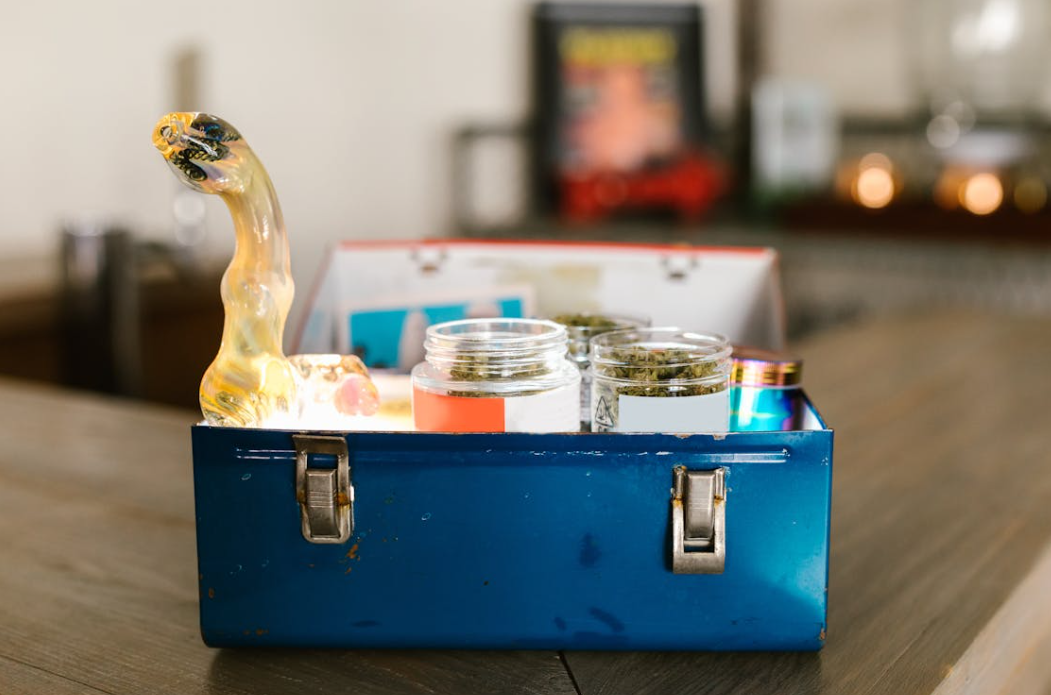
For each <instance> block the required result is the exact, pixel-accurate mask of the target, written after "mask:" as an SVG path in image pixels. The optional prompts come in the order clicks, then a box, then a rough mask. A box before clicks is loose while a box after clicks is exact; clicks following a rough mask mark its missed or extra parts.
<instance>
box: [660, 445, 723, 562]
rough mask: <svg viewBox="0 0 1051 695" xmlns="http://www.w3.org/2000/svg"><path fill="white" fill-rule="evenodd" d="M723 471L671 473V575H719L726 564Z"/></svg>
mask: <svg viewBox="0 0 1051 695" xmlns="http://www.w3.org/2000/svg"><path fill="white" fill-rule="evenodd" d="M723 474H724V471H723V469H721V468H718V469H716V470H714V471H688V470H686V468H684V467H682V466H680V467H678V468H676V469H675V472H674V476H675V477H674V485H673V487H672V496H671V566H672V571H673V572H674V573H675V574H722V572H723V567H724V566H725V564H726V485H725V482H724V480H723Z"/></svg>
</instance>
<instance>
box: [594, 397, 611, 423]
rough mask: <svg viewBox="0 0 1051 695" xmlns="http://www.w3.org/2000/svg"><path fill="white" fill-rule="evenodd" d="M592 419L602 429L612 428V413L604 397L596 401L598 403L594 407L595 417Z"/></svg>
mask: <svg viewBox="0 0 1051 695" xmlns="http://www.w3.org/2000/svg"><path fill="white" fill-rule="evenodd" d="M593 419H594V421H595V422H596V423H597V424H599V425H602V426H603V427H613V411H612V410H611V409H610V407H609V403H608V402H607V401H606V397H605V396H601V397H600V398H599V399H598V403H597V404H596V405H595V417H594V418H593Z"/></svg>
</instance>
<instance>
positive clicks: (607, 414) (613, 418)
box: [590, 328, 732, 432]
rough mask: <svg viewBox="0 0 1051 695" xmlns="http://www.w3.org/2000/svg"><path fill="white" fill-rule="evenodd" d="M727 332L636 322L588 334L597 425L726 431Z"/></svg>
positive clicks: (625, 429) (605, 429)
mask: <svg viewBox="0 0 1051 695" xmlns="http://www.w3.org/2000/svg"><path fill="white" fill-rule="evenodd" d="M731 350H732V348H731V347H730V344H729V343H728V342H727V340H726V338H724V337H723V336H721V335H716V334H708V333H693V332H689V331H683V330H681V329H679V328H639V329H630V330H623V331H613V332H610V333H604V334H602V335H599V336H596V337H595V338H592V339H591V346H590V351H591V376H592V384H591V408H592V415H591V424H592V429H593V430H594V431H596V432H611V431H612V432H726V431H728V429H729V419H730V398H729V380H730V353H731Z"/></svg>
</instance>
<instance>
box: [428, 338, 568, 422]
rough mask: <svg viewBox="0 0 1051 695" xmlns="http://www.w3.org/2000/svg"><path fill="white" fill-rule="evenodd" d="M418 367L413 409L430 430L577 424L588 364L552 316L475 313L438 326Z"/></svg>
mask: <svg viewBox="0 0 1051 695" xmlns="http://www.w3.org/2000/svg"><path fill="white" fill-rule="evenodd" d="M424 348H425V350H426V357H425V361H424V362H421V363H420V364H418V365H416V367H415V368H414V369H413V370H412V387H413V388H412V410H413V420H414V423H415V426H416V429H417V430H420V431H425V432H573V431H577V430H578V429H579V427H580V423H579V420H578V404H579V402H580V372H579V371H578V370H577V368H576V367H574V366H573V364H571V363H570V362H569V361H567V360H566V331H565V329H564V328H563V327H562V326H559V325H558V324H556V323H553V322H551V321H538V320H530V319H468V320H465V321H451V322H449V323H441V324H438V325H435V326H431V327H430V328H428V329H427V337H426V340H425V341H424Z"/></svg>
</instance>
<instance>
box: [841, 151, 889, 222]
mask: <svg viewBox="0 0 1051 695" xmlns="http://www.w3.org/2000/svg"><path fill="white" fill-rule="evenodd" d="M850 193H851V196H852V197H853V198H854V201H855V202H856V203H858V205H863V206H864V207H867V208H871V209H878V208H883V207H887V205H889V204H890V201H891V200H893V199H894V175H893V173H892V165H891V162H890V159H888V158H887V156H886V155H884V154H880V153H879V152H872V153H869V154H867V155H865V156H864V157H862V158H861V161H860V162H858V175H857V178H856V179H854V185H853V186H852V187H851V191H850Z"/></svg>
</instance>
